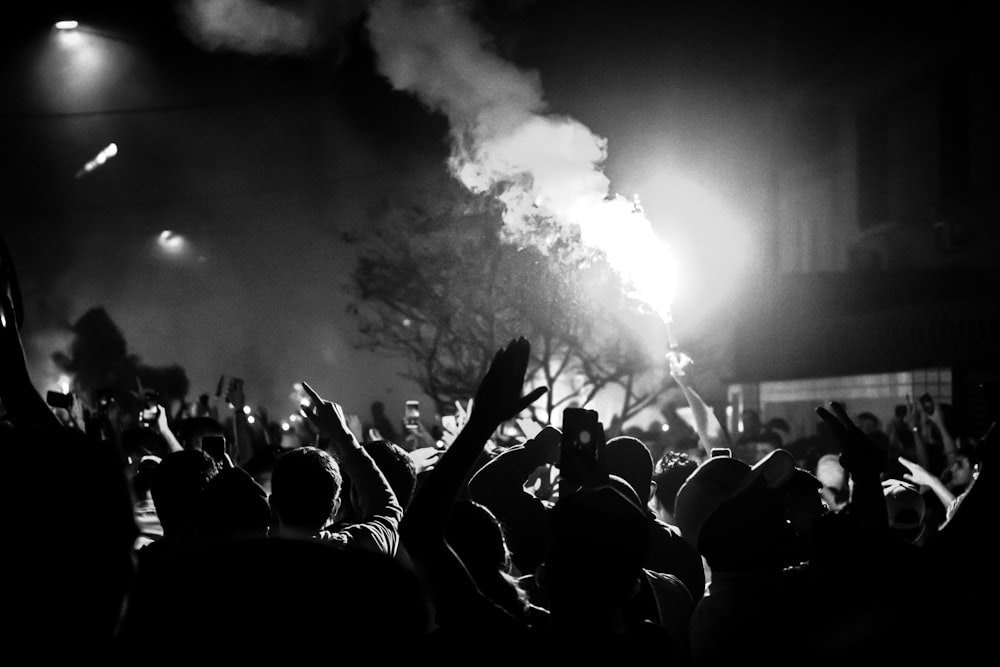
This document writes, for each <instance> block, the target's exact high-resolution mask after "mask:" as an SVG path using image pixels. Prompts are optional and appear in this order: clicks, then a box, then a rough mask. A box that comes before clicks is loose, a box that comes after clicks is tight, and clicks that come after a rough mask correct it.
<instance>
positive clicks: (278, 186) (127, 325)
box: [0, 0, 932, 414]
mask: <svg viewBox="0 0 1000 667" xmlns="http://www.w3.org/2000/svg"><path fill="white" fill-rule="evenodd" d="M273 4H277V5H280V4H283V3H273ZM348 4H351V3H348ZM362 4H363V3H360V2H358V3H353V5H354V6H358V7H360V6H361V5H362ZM804 4H809V7H810V9H809V10H804V9H802V7H801V6H802V5H804ZM472 6H473V7H474V8H478V9H476V11H475V16H476V18H477V20H478V21H479V22H480V23H481V25H483V26H484V28H485V29H486V30H487V31H488V32H489V33H490V34H491V35H493V36H494V38H495V42H494V45H493V46H494V48H496V49H497V50H498V51H499V53H500V54H501V55H503V56H504V57H505V58H508V59H509V60H511V61H513V62H515V63H517V64H518V65H519V66H521V67H524V68H530V69H535V70H537V72H538V74H539V76H540V77H541V83H542V86H543V89H544V91H545V96H546V98H547V100H548V102H549V106H550V109H551V110H552V111H554V112H557V113H560V114H565V115H568V116H572V117H574V118H576V119H578V120H579V121H581V122H583V123H584V124H586V125H587V126H589V127H590V128H591V129H592V130H593V131H594V132H595V133H597V134H599V135H601V136H604V137H607V138H608V140H609V158H608V161H607V165H606V170H607V173H608V175H609V176H610V177H611V179H612V184H613V188H614V189H615V190H616V191H620V192H622V193H627V194H629V195H631V194H632V193H633V192H635V193H639V194H640V195H641V197H642V199H643V202H644V204H645V205H646V208H647V211H648V212H649V214H650V217H651V219H654V220H655V219H656V218H657V215H658V214H659V213H660V212H661V211H665V207H666V206H667V205H668V202H667V201H666V198H668V195H667V194H666V193H665V192H659V190H658V183H659V182H660V181H659V180H658V179H660V178H661V176H662V174H663V173H666V172H669V171H671V170H674V171H682V172H684V173H686V174H688V175H690V176H691V178H693V179H694V180H696V181H698V182H699V183H702V184H706V187H708V188H709V189H710V190H711V191H712V192H713V193H714V194H716V195H717V196H718V197H720V198H721V199H722V200H724V201H726V202H727V204H728V206H730V207H732V208H736V209H740V210H746V211H751V212H752V211H755V210H756V208H755V207H759V206H760V202H759V196H758V194H757V193H756V191H755V190H754V187H755V185H756V181H754V179H753V178H752V177H750V176H748V174H752V173H753V172H754V169H755V164H756V163H755V160H756V159H757V157H756V156H757V155H758V153H759V151H758V150H757V149H758V148H759V146H760V141H761V137H760V134H759V127H760V123H759V120H760V116H759V114H760V112H761V106H760V104H761V100H762V99H763V96H764V94H765V93H766V91H768V90H770V89H771V88H770V87H773V86H776V85H777V86H782V85H788V84H789V83H790V82H792V81H794V80H795V79H796V78H797V77H800V76H803V75H804V74H807V73H809V72H810V71H812V70H813V69H814V68H816V67H820V66H822V64H823V63H824V62H826V61H828V60H829V58H830V57H832V56H833V55H835V54H837V53H839V52H841V51H842V50H843V49H845V48H847V47H849V46H851V45H853V44H858V43H863V42H864V41H865V39H867V37H868V35H869V34H870V33H872V32H874V31H878V30H882V29H885V28H886V27H887V26H889V27H895V28H897V29H902V28H905V27H906V26H908V25H909V24H910V23H911V22H912V23H914V24H916V25H918V26H923V25H925V24H927V23H928V22H929V20H930V19H931V18H932V17H930V16H929V15H927V14H916V15H915V14H914V10H912V8H911V9H910V10H909V13H908V14H902V13H901V12H900V11H899V10H898V9H897V8H896V7H902V6H903V5H901V4H900V5H895V6H894V5H877V4H876V5H875V6H874V8H872V4H871V3H850V2H848V3H843V2H836V3H835V2H821V3H797V2H771V3H752V2H697V3H696V2H667V1H664V2H652V1H651V2H640V1H622V0H619V1H616V2H605V1H580V0H548V1H543V0H538V1H537V2H532V1H530V0H520V1H510V2H505V3H502V2H490V3H485V4H483V5H476V4H475V3H472ZM911 7H912V5H911ZM22 14H23V16H22ZM359 16H360V15H359ZM59 17H71V18H76V19H78V20H79V21H80V22H81V24H83V25H82V28H83V29H81V30H80V31H79V34H78V35H76V37H74V38H73V39H76V40H77V41H76V42H73V43H70V42H71V40H68V39H67V37H70V36H68V35H66V34H57V33H56V32H54V31H52V29H51V25H52V22H53V21H54V20H55V19H56V18H59ZM351 18H352V15H351V14H349V13H345V15H344V16H337V17H335V19H336V20H330V21H329V26H328V27H329V34H328V35H327V36H326V39H325V41H324V49H323V50H321V51H319V52H315V53H312V54H311V55H309V56H298V57H276V56H270V57H267V56H257V57H251V56H246V55H241V54H234V53H231V52H208V51H205V50H203V49H200V48H198V47H196V46H195V45H194V44H192V43H191V41H190V40H189V39H187V38H186V37H185V35H184V34H183V33H182V31H181V30H180V28H179V23H178V20H177V17H176V13H175V12H174V5H173V3H168V2H155V3H153V2H127V3H126V2H84V3H79V2H78V3H62V4H60V3H34V4H33V5H32V9H29V10H25V11H23V12H22V13H21V14H19V15H18V16H17V20H13V21H10V22H9V23H8V25H7V26H6V27H5V30H4V32H5V38H4V44H5V50H4V56H3V60H2V63H0V64H2V68H3V69H2V79H0V86H2V90H3V91H4V92H3V102H2V104H0V121H2V130H0V132H2V143H3V146H4V163H5V165H6V169H5V173H6V177H5V179H4V186H3V197H2V203H0V213H2V222H0V227H2V231H3V234H4V236H5V238H6V239H7V241H8V243H9V245H10V246H11V248H12V251H13V253H14V256H15V260H16V262H17V264H18V268H19V271H20V273H21V276H22V282H23V290H24V292H25V299H26V301H27V302H28V304H29V309H30V310H29V313H28V318H29V326H28V328H27V330H26V332H25V334H26V337H27V338H28V340H29V341H30V342H31V344H32V348H31V350H30V351H31V352H32V354H33V355H34V357H35V358H34V359H33V360H32V361H33V362H34V364H35V367H36V369H38V371H37V372H38V373H39V374H41V373H43V372H45V371H46V369H45V368H44V366H45V364H44V363H43V359H42V358H41V357H43V356H44V354H45V353H46V352H47V351H48V350H49V349H51V347H52V345H53V341H57V340H58V337H56V336H54V335H52V332H53V331H56V330H57V329H58V328H59V326H60V325H62V324H64V323H65V322H66V321H71V320H72V319H73V318H75V317H78V316H79V315H80V314H81V313H82V312H84V311H85V310H86V309H87V308H89V307H91V306H95V305H101V306H104V307H105V308H106V309H107V310H108V312H109V313H110V314H111V316H112V317H113V319H114V320H115V321H116V322H117V323H118V325H119V326H120V327H121V328H122V330H123V331H124V333H125V336H126V339H127V340H128V341H129V345H130V350H131V351H132V352H134V353H136V354H139V355H140V356H141V357H142V358H143V359H144V360H145V361H146V362H147V363H151V364H167V363H179V364H181V365H182V366H184V367H185V368H186V369H187V371H188V374H189V377H190V378H191V380H192V391H193V392H194V393H199V392H201V391H207V390H210V389H211V388H212V387H214V382H215V379H216V378H217V377H218V375H219V374H221V373H225V374H232V375H238V376H241V377H244V378H246V380H247V391H248V394H249V398H250V400H251V401H252V402H259V403H263V404H265V405H267V406H268V407H269V408H271V409H272V410H274V411H277V413H278V414H281V412H282V411H284V410H286V409H289V410H290V409H291V407H292V403H291V402H290V401H289V400H288V394H289V392H290V391H291V388H292V383H293V382H296V381H298V380H300V379H307V380H308V381H309V382H310V383H311V384H313V386H314V387H316V388H317V389H318V390H319V391H320V392H321V393H324V394H328V395H329V396H330V397H331V398H333V399H335V400H338V401H340V402H342V403H344V404H345V405H346V406H347V407H348V409H349V410H351V411H361V412H364V411H365V409H366V407H365V406H366V405H367V404H368V403H369V402H370V401H371V400H374V399H376V398H382V399H385V400H386V401H387V402H388V403H389V404H390V406H391V405H393V404H394V403H396V402H398V403H399V404H402V402H403V401H404V400H405V399H407V398H411V397H412V394H413V392H414V390H413V389H412V387H408V386H407V385H405V384H404V383H402V382H401V381H400V380H398V378H397V377H396V376H395V371H396V370H397V368H398V366H394V365H392V364H388V363H385V362H384V360H380V359H377V358H375V357H372V356H368V355H364V354H361V353H359V352H357V351H355V350H354V349H353V346H352V344H351V341H352V336H353V322H352V321H351V320H350V319H349V317H348V316H347V314H346V313H345V306H346V303H347V300H346V299H347V297H346V295H345V293H344V290H343V285H344V284H345V282H346V280H347V276H348V273H349V271H350V268H351V265H352V261H353V256H352V252H353V250H352V249H351V248H350V247H347V246H345V245H344V244H343V242H342V241H341V234H342V233H343V232H345V231H350V230H356V229H361V228H363V227H364V225H365V222H366V216H367V214H368V211H369V209H370V208H371V207H372V206H373V205H375V204H377V203H379V202H380V201H382V200H383V199H385V198H386V197H395V198H405V197H406V193H407V192H411V191H414V190H419V188H420V185H421V184H422V183H425V182H432V181H433V179H434V178H436V177H439V175H440V174H441V173H442V172H443V171H444V170H445V166H444V159H445V157H446V156H447V153H448V139H447V123H446V121H445V120H444V119H443V118H442V117H441V116H440V115H438V114H435V113H432V112H429V111H428V110H426V109H425V108H424V107H423V106H422V105H421V104H420V103H419V102H418V101H417V100H416V99H415V98H413V97H412V96H410V95H408V94H405V93H401V92H394V91H392V89H391V86H390V85H389V84H388V83H387V81H386V80H385V79H384V78H383V77H381V76H380V75H379V74H378V72H377V70H376V66H375V62H374V56H373V54H372V51H371V48H370V47H369V46H368V40H367V35H366V32H365V29H364V26H363V24H362V22H361V20H360V18H355V19H353V20H351ZM901 26H902V28H901ZM903 32H906V30H903ZM77 38H78V39H77ZM442 39H447V37H446V36H442ZM110 142H116V143H117V145H118V147H119V151H120V152H119V154H118V155H117V156H116V157H114V158H113V159H112V160H110V161H109V162H108V163H107V164H105V165H104V166H102V167H101V168H99V169H97V170H95V171H93V172H92V173H89V174H87V175H86V176H84V177H83V178H79V179H76V178H74V173H75V172H76V171H77V170H78V169H79V168H80V167H81V166H82V165H83V164H84V163H86V162H87V161H88V160H89V159H91V158H92V157H93V156H94V155H96V154H97V152H98V151H100V150H101V149H102V148H103V147H104V146H106V145H107V144H108V143H110ZM747 217H748V218H750V221H749V222H747V224H748V225H750V226H751V227H752V225H753V224H755V223H754V222H753V218H754V215H748V216H747ZM164 230H171V231H173V232H174V233H176V234H180V235H183V237H184V239H185V240H186V243H187V245H186V246H185V247H184V249H183V252H182V253H180V254H178V255H176V256H172V255H169V254H168V253H166V252H164V250H163V248H162V247H160V246H158V244H157V239H158V238H159V236H160V234H161V233H162V232H163V231H164ZM664 233H665V234H667V235H670V234H674V235H675V236H676V238H675V239H672V242H674V241H676V243H677V245H678V247H680V248H682V250H683V251H684V252H686V253H688V254H690V255H691V256H693V257H701V254H699V253H702V254H704V255H705V256H708V257H710V256H711V255H712V252H711V249H710V248H707V247H706V246H707V244H708V243H710V240H711V238H712V237H713V235H717V234H718V233H719V230H717V229H712V228H711V227H710V226H709V227H692V228H691V229H675V230H669V231H665V232H664ZM39 382H42V380H39ZM43 388H44V387H43Z"/></svg>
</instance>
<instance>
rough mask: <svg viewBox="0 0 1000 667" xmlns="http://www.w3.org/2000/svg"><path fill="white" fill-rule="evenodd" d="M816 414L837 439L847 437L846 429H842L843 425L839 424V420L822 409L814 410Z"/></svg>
mask: <svg viewBox="0 0 1000 667" xmlns="http://www.w3.org/2000/svg"><path fill="white" fill-rule="evenodd" d="M816 414H817V415H819V417H820V419H822V420H823V421H825V422H826V423H827V425H828V426H829V427H830V429H831V430H833V432H834V434H835V435H836V436H837V437H838V438H842V437H844V436H845V435H847V432H846V429H844V425H843V424H842V423H840V420H839V419H837V418H836V417H834V416H833V415H832V414H831V413H830V411H829V410H827V409H826V408H822V407H820V408H816Z"/></svg>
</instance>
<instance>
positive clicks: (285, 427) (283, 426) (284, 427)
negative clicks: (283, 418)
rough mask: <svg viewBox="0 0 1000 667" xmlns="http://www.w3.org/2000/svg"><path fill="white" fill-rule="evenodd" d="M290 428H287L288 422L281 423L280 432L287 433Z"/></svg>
mask: <svg viewBox="0 0 1000 667" xmlns="http://www.w3.org/2000/svg"><path fill="white" fill-rule="evenodd" d="M291 428H292V427H291V426H289V424H288V422H281V430H282V431H288V430H291Z"/></svg>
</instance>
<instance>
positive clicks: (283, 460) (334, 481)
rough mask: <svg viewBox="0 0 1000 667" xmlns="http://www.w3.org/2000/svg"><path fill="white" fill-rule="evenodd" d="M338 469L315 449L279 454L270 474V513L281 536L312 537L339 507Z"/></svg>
mask: <svg viewBox="0 0 1000 667" xmlns="http://www.w3.org/2000/svg"><path fill="white" fill-rule="evenodd" d="M341 480H342V478H341V474H340V467H339V466H338V465H337V462H336V461H335V460H334V458H333V457H332V456H330V455H329V454H328V453H326V452H325V451H323V450H322V449H317V448H316V447H299V448H298V449H293V450H291V451H289V452H286V453H285V454H282V455H281V457H280V458H279V459H278V461H277V462H276V463H275V464H274V472H273V473H272V474H271V497H270V501H271V510H272V511H273V512H274V514H275V515H276V517H277V519H278V528H279V530H280V531H281V532H282V534H284V535H289V536H293V535H302V536H310V535H315V534H316V533H318V532H319V531H320V530H322V529H323V527H324V526H326V525H327V524H328V523H329V522H330V521H331V519H332V518H333V516H334V514H336V512H337V510H338V509H339V507H340V484H341Z"/></svg>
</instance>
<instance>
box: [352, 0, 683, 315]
mask: <svg viewBox="0 0 1000 667" xmlns="http://www.w3.org/2000/svg"><path fill="white" fill-rule="evenodd" d="M368 29H369V32H370V34H371V42H372V45H373V47H374V48H375V51H376V53H377V55H378V63H379V68H380V70H381V72H382V73H383V74H384V75H385V76H386V77H387V78H388V79H389V81H390V82H391V83H392V85H393V86H394V87H396V88H397V89H399V90H405V91H408V92H411V93H413V94H415V95H416V96H417V97H418V98H420V99H421V100H422V101H423V102H424V103H425V104H427V105H428V106H430V107H432V108H435V109H437V110H439V111H441V112H442V113H444V114H445V116H446V117H447V118H448V121H449V124H450V127H451V135H452V154H451V158H450V160H449V166H450V168H451V171H452V173H453V174H454V175H455V176H456V177H457V178H458V179H459V180H461V181H462V183H463V184H465V186H466V187H467V188H469V189H470V190H472V191H473V192H479V193H482V192H493V193H495V194H496V196H497V197H498V198H499V199H500V200H501V201H502V202H503V204H504V206H505V214H504V221H505V223H506V225H507V227H508V228H509V229H510V230H513V231H514V232H515V233H516V232H517V231H525V230H528V229H530V228H531V225H532V222H533V221H535V220H538V219H541V218H547V219H551V220H555V221H556V222H558V223H560V224H563V225H576V226H578V227H579V230H580V234H581V239H582V240H583V242H584V243H586V244H587V245H590V246H594V247H597V248H600V249H601V250H603V251H604V252H605V254H606V255H607V258H608V261H609V262H610V263H611V265H612V266H614V267H615V268H617V269H618V270H619V271H620V272H621V273H623V274H624V275H625V276H626V278H628V279H629V280H630V282H631V283H632V288H633V293H634V295H635V296H637V297H639V298H641V299H642V300H643V301H646V302H647V303H649V304H650V305H651V306H653V308H654V309H656V310H657V311H658V312H660V313H661V314H667V313H669V308H670V302H671V301H672V299H673V286H674V285H673V283H674V281H675V277H674V275H673V262H672V259H671V257H670V256H669V253H668V249H667V247H666V246H665V245H664V244H663V243H662V242H661V241H660V240H659V239H658V238H657V237H656V235H655V234H654V233H653V230H652V226H651V225H650V223H649V221H648V220H647V219H646V218H645V216H644V215H643V213H642V211H641V210H640V209H638V207H637V206H635V205H634V204H633V202H631V201H629V200H627V199H625V198H623V197H620V196H614V197H611V196H609V185H610V182H609V180H608V178H607V176H606V175H605V174H604V172H603V171H602V169H601V165H602V163H603V162H604V160H605V158H606V157H607V142H606V140H604V139H603V138H601V137H598V136H597V135H595V134H594V133H593V132H591V131H590V129H588V128H587V127H586V126H584V125H583V124H581V123H579V122H577V121H575V120H573V119H572V118H567V117H561V116H555V115H551V114H547V113H546V104H545V101H544V98H543V95H542V89H541V84H540V81H539V78H538V76H537V74H535V73H533V72H526V71H523V70H520V69H518V68H517V67H516V66H515V65H513V64H511V63H509V62H507V61H505V60H503V59H502V58H500V57H499V56H498V55H497V54H496V53H494V52H493V51H491V50H489V48H488V38H487V36H486V35H485V34H484V33H483V31H482V30H480V29H479V28H478V27H477V26H476V25H475V24H474V23H473V22H472V20H471V19H470V18H469V17H468V15H467V14H465V13H464V11H463V6H462V5H461V3H458V2H455V1H454V0H443V1H440V0H425V1H422V2H404V1H403V0H376V1H375V2H373V3H372V5H371V9H370V12H369V17H368Z"/></svg>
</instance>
